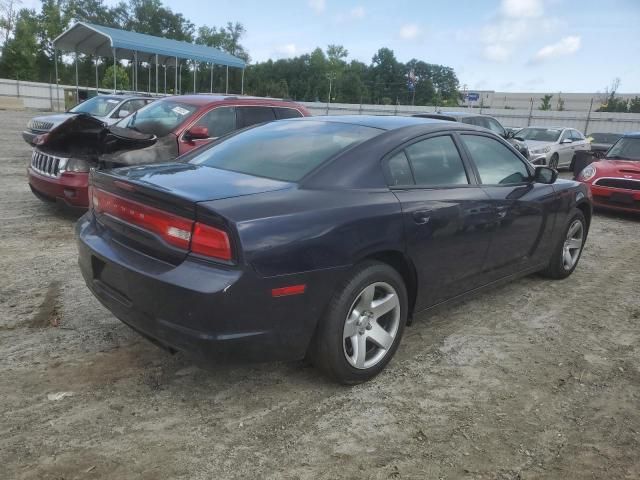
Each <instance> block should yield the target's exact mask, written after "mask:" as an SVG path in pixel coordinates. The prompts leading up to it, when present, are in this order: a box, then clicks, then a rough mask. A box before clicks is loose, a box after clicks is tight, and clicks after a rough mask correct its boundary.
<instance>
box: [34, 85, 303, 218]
mask: <svg viewBox="0 0 640 480" xmlns="http://www.w3.org/2000/svg"><path fill="white" fill-rule="evenodd" d="M309 115H310V113H309V112H308V111H307V110H306V109H305V108H304V107H303V106H302V105H299V104H296V103H294V102H290V101H285V100H275V99H266V98H258V97H246V96H223V95H191V96H176V97H167V98H164V99H161V100H158V101H156V102H154V103H152V104H150V105H147V106H146V107H144V108H142V109H140V110H138V111H137V112H135V113H134V114H132V115H130V116H128V117H126V118H124V119H122V120H120V121H119V122H117V123H116V124H114V125H112V126H107V125H105V124H104V123H103V122H101V121H100V120H98V119H96V118H94V117H91V116H89V115H82V114H80V115H76V116H73V117H71V118H69V120H67V121H65V122H64V123H62V124H61V125H59V126H58V127H56V128H54V129H53V130H51V131H50V132H49V133H47V134H44V135H41V136H40V137H38V138H36V140H35V144H36V147H35V148H34V150H33V154H32V157H31V163H30V165H29V169H28V173H29V186H30V187H31V190H32V191H33V193H34V194H35V195H36V196H37V197H39V198H41V199H42V200H47V201H53V202H57V203H60V204H62V205H65V206H69V207H79V208H87V207H88V205H89V201H88V194H87V190H88V177H89V170H90V169H92V168H98V169H104V168H107V169H108V168H114V167H121V166H131V165H142V164H149V163H160V162H168V161H171V160H174V159H175V158H176V157H178V156H180V155H183V154H185V153H187V152H189V151H191V150H193V149H194V148H196V147H199V146H201V145H204V144H206V143H209V142H211V141H212V140H214V139H216V138H218V137H221V136H223V135H226V134H228V133H230V132H232V131H234V130H238V129H241V128H244V127H248V126H250V125H255V124H258V123H264V122H270V121H273V120H279V119H284V118H295V117H303V116H309Z"/></svg>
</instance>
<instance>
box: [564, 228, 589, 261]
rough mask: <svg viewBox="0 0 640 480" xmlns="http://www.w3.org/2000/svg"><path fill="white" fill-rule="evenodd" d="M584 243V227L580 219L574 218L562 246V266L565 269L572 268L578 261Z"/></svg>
mask: <svg viewBox="0 0 640 480" xmlns="http://www.w3.org/2000/svg"><path fill="white" fill-rule="evenodd" d="M583 243H584V227H583V225H582V222H581V221H580V220H578V219H576V220H574V221H573V223H572V224H571V226H570V227H569V230H568V231H567V238H566V240H565V241H564V246H563V248H562V266H563V267H564V269H565V270H571V269H572V268H573V267H574V266H575V264H576V263H577V262H578V257H580V251H581V250H582V244H583Z"/></svg>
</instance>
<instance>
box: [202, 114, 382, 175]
mask: <svg viewBox="0 0 640 480" xmlns="http://www.w3.org/2000/svg"><path fill="white" fill-rule="evenodd" d="M382 132H383V131H382V130H379V129H377V128H371V127H363V126H361V125H351V124H347V123H338V122H324V121H313V120H308V121H307V120H302V121H296V120H289V121H287V120H283V121H281V122H272V123H267V124H265V125H260V126H258V127H256V128H252V129H250V130H247V131H245V132H240V133H237V134H236V135H234V136H231V137H229V138H227V139H226V140H225V141H224V142H220V143H216V144H215V145H213V146H211V147H210V148H208V149H206V150H204V151H203V152H202V153H200V154H198V155H196V156H195V157H193V158H192V159H191V160H190V163H194V164H197V165H206V166H209V167H215V168H221V169H223V170H230V171H234V172H240V173H246V174H248V175H255V176H258V177H267V178H273V179H276V180H284V181H290V182H296V181H298V180H300V179H301V178H302V177H304V176H305V175H306V174H307V173H309V172H311V171H312V170H313V169H314V168H316V167H318V166H319V165H321V164H322V163H324V162H326V161H327V160H329V159H330V158H331V157H333V156H334V155H336V154H337V153H339V152H341V151H342V150H345V149H347V148H349V147H351V146H353V145H355V144H358V143H360V142H363V141H365V140H367V139H369V138H372V137H374V136H376V135H379V134H380V133H382Z"/></svg>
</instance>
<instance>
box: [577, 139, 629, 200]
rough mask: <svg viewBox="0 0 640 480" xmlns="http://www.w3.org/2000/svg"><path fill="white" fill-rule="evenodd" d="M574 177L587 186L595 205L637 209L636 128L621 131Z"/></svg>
mask: <svg viewBox="0 0 640 480" xmlns="http://www.w3.org/2000/svg"><path fill="white" fill-rule="evenodd" d="M578 180H579V181H581V182H584V183H585V184H586V185H587V186H588V187H589V188H590V189H591V193H592V195H593V205H594V206H595V207H601V208H607V209H614V210H624V211H629V212H640V132H636V133H627V134H625V135H623V136H622V137H621V138H620V139H619V140H618V141H617V142H616V143H615V144H614V145H613V146H612V147H611V148H610V149H609V151H608V152H607V153H606V155H605V157H604V158H603V159H602V160H598V161H596V162H593V163H591V164H589V165H587V166H586V167H585V168H584V169H583V170H582V171H581V172H580V174H579V175H578Z"/></svg>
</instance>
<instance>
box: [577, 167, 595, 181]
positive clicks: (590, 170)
mask: <svg viewBox="0 0 640 480" xmlns="http://www.w3.org/2000/svg"><path fill="white" fill-rule="evenodd" d="M595 174H596V167H595V165H593V164H589V165H587V166H586V167H584V168H583V169H582V171H581V172H580V173H579V174H578V180H580V181H581V182H588V181H589V180H591V179H592V178H593V177H594V175H595Z"/></svg>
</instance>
